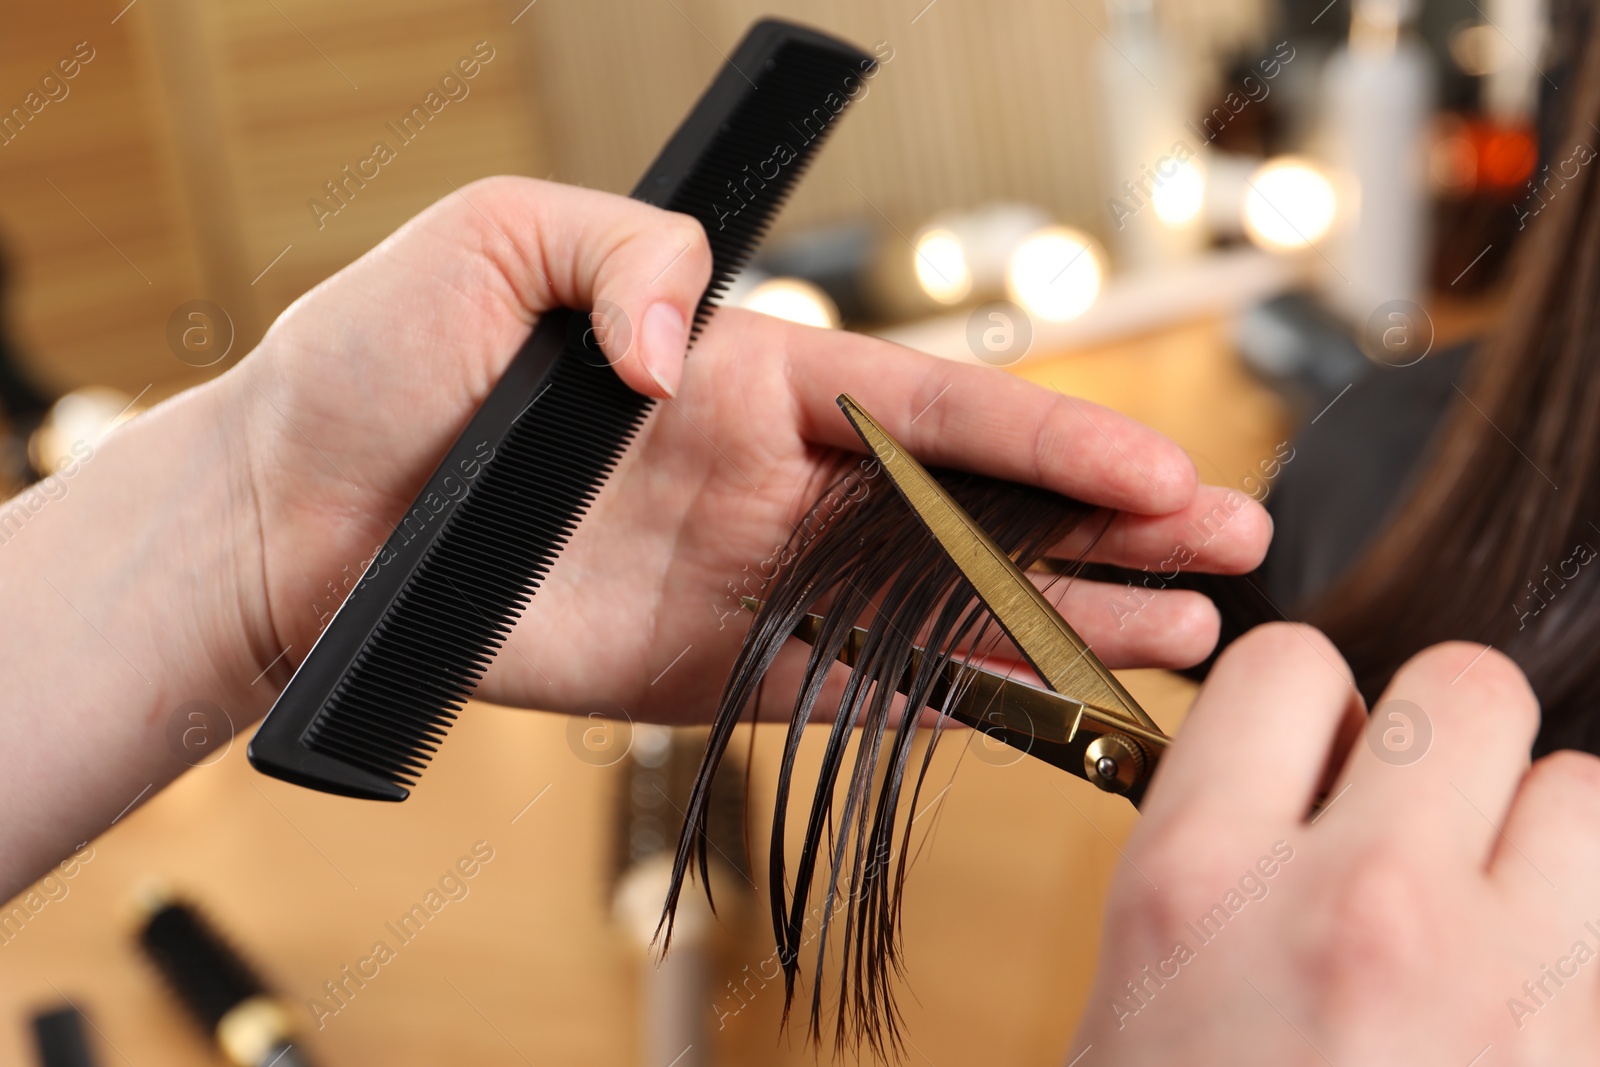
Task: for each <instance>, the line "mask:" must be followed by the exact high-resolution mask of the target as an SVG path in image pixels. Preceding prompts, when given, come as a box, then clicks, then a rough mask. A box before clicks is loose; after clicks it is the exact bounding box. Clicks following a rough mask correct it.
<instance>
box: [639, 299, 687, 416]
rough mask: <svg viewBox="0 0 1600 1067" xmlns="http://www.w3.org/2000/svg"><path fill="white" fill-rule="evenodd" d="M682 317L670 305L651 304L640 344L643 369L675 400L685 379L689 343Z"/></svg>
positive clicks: (645, 316) (646, 315) (645, 317)
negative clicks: (680, 381) (684, 359)
mask: <svg viewBox="0 0 1600 1067" xmlns="http://www.w3.org/2000/svg"><path fill="white" fill-rule="evenodd" d="M688 332H689V331H688V327H687V326H686V325H685V324H684V321H683V315H682V314H680V313H679V312H678V309H677V308H675V307H673V306H672V305H671V304H652V305H651V306H650V310H649V311H646V312H645V313H644V326H643V327H642V329H641V333H642V337H641V340H640V344H641V345H642V347H643V349H644V352H643V355H644V369H645V370H646V371H648V372H649V373H650V377H652V378H654V379H655V381H656V384H657V385H659V386H661V389H662V391H663V392H665V393H666V394H667V395H668V396H676V395H677V392H678V380H679V379H680V378H681V377H682V376H683V350H684V348H685V347H687V345H688V343H689V338H688Z"/></svg>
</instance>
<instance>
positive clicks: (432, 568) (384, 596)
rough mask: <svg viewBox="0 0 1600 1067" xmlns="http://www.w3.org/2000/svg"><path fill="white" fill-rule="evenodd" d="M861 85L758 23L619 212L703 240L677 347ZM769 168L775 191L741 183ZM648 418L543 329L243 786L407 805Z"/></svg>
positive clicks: (580, 342) (851, 64)
mask: <svg viewBox="0 0 1600 1067" xmlns="http://www.w3.org/2000/svg"><path fill="white" fill-rule="evenodd" d="M875 67H876V62H875V61H874V60H873V59H872V57H871V56H868V55H866V54H865V53H863V52H861V51H859V50H858V49H856V48H854V47H852V46H850V45H848V44H845V43H843V42H841V41H837V40H834V39H833V38H830V37H827V36H824V35H823V34H820V33H816V32H814V31H812V30H808V29H804V28H802V27H799V26H794V25H790V24H788V23H784V22H779V21H776V20H764V21H762V22H758V23H757V24H756V25H755V26H753V27H752V28H751V29H750V31H749V33H747V34H746V35H745V38H744V40H743V41H742V42H741V43H740V44H739V46H738V48H736V49H735V50H734V52H733V54H732V56H731V57H730V58H729V60H728V62H727V64H726V65H725V66H724V67H723V69H722V71H721V72H720V73H719V74H718V75H717V78H716V80H715V81H714V82H713V83H712V84H711V87H710V88H709V89H707V90H706V93H705V95H704V96H702V97H701V98H700V101H699V103H698V104H696V105H695V108H694V110H693V111H691V112H690V113H689V117H688V118H686V119H685V120H684V122H683V125H681V126H679V127H678V130H677V132H676V133H675V134H673V136H672V139H671V140H670V141H668V142H667V145H666V147H665V148H663V149H662V150H661V154H660V155H659V156H657V157H656V160H655V162H654V163H653V164H651V166H650V169H649V170H647V171H646V172H645V176H644V178H643V179H642V180H641V181H640V182H639V184H638V186H636V187H635V189H634V191H633V194H632V195H633V197H634V199H636V200H642V201H645V202H646V203H650V204H655V205H657V206H659V207H662V208H665V209H667V210H669V211H678V212H682V213H684V214H687V215H691V216H693V217H694V218H695V219H696V220H698V221H699V222H700V224H701V225H702V226H703V227H704V228H705V230H706V236H707V237H708V238H709V240H710V244H711V254H712V272H711V284H710V285H709V286H708V287H707V288H706V291H705V293H704V295H703V296H702V297H701V299H700V304H699V306H698V307H697V308H696V310H695V315H694V323H693V326H692V328H691V330H690V338H691V343H692V342H693V339H694V338H696V337H698V336H699V333H700V330H701V329H702V328H703V326H704V325H705V322H706V319H707V316H708V315H709V314H710V310H711V306H712V303H713V301H714V300H715V299H716V297H717V296H718V295H720V294H721V292H722V291H723V290H724V289H725V288H726V287H727V285H728V282H729V281H730V280H731V279H732V277H733V275H734V274H735V273H736V272H737V271H738V270H739V269H740V268H741V267H742V266H743V265H744V263H745V261H746V260H747V259H748V258H749V257H750V255H751V254H752V253H753V252H754V250H755V248H756V245H757V244H758V243H759V242H760V240H761V238H762V236H763V235H764V234H765V232H766V229H767V226H768V224H769V223H770V222H771V220H772V218H773V216H774V215H775V214H776V213H777V210H778V208H779V207H780V206H781V205H782V203H783V201H784V199H785V198H786V197H787V195H788V193H789V190H790V189H791V188H793V186H794V183H795V181H796V180H797V179H798V178H799V177H800V175H801V173H802V172H803V171H804V170H805V168H806V165H807V164H808V163H809V162H810V160H811V158H812V156H813V155H814V154H815V152H816V149H817V147H818V145H819V144H820V143H821V142H822V140H823V138H824V137H825V136H826V134H827V133H828V132H829V131H830V130H831V129H832V123H833V121H834V120H835V119H837V118H838V116H839V114H840V113H841V112H842V111H843V110H844V108H845V107H846V105H847V104H848V103H849V102H850V100H851V99H853V98H854V97H855V96H857V95H858V94H859V91H860V87H861V84H862V82H861V78H862V77H863V75H867V74H870V73H871V72H872V71H873V70H874V69H875ZM775 149H776V150H783V151H782V154H781V155H780V153H779V152H777V151H775ZM776 158H783V159H785V160H786V161H785V162H784V163H783V164H782V165H781V166H780V167H779V168H778V172H777V174H775V175H773V176H771V177H768V176H767V175H766V174H765V173H762V174H760V175H759V176H757V173H756V170H755V169H753V168H758V167H759V165H760V163H761V162H762V161H764V160H768V159H776ZM730 205H733V206H736V207H731V206H730ZM653 403H654V402H653V401H652V400H650V399H648V398H647V397H644V396H641V395H639V394H637V393H635V392H633V391H632V390H630V389H629V388H628V387H627V386H626V385H624V384H623V383H622V381H621V379H619V378H618V377H617V375H616V373H615V372H614V371H613V370H612V369H611V367H610V365H609V364H608V363H607V362H606V359H605V357H604V355H603V354H602V353H601V352H600V350H599V347H598V346H597V345H596V344H595V338H594V336H593V330H592V329H590V328H589V323H588V317H587V316H586V315H584V314H582V313H580V312H573V311H565V310H554V311H550V312H547V313H545V314H544V315H543V316H541V318H540V320H539V324H538V326H537V327H535V329H534V331H533V333H532V334H531V335H530V336H529V338H528V340H527V342H526V343H524V345H523V346H522V349H521V350H520V351H519V352H518V353H517V355H516V357H515V358H514V359H513V360H512V362H511V365H510V366H509V367H508V368H507V369H506V372H505V375H504V376H503V377H502V378H501V379H500V382H499V383H498V384H497V385H496V386H495V388H494V390H493V391H492V392H491V393H490V395H489V397H488V399H486V400H485V401H484V403H483V406H482V407H481V408H480V409H479V410H478V412H477V414H476V415H474V416H473V418H472V420H471V422H469V423H468V425H467V428H466V429H465V430H464V431H462V434H461V436H460V437H459V438H458V439H457V440H456V442H455V444H454V445H452V446H451V448H450V451H449V452H448V453H447V454H446V455H445V457H444V460H443V461H442V462H441V463H440V464H439V467H438V469H437V470H435V471H434V473H433V475H432V477H430V478H429V479H428V482H427V484H426V485H425V486H424V487H423V490H422V492H421V493H420V494H419V495H418V497H417V501H416V502H415V503H414V504H413V505H412V507H411V508H410V509H408V511H407V514H406V517H405V518H404V519H403V520H402V522H401V523H400V524H399V525H397V526H396V527H395V530H394V532H393V533H392V534H391V535H390V537H389V540H388V542H387V543H386V544H385V545H384V547H383V549H382V550H380V552H379V553H378V555H377V557H376V558H375V559H374V561H373V563H372V565H371V566H370V567H368V569H367V571H366V573H365V574H364V575H363V576H362V578H361V581H360V582H358V583H357V585H356V587H355V589H353V590H352V591H351V593H350V595H349V597H348V598H347V599H346V600H345V602H344V604H343V605H342V606H341V607H340V608H339V610H338V612H337V613H336V614H335V615H334V617H333V619H332V620H331V621H330V622H329V624H328V628H327V630H326V631H324V633H323V634H322V636H321V637H320V638H319V639H318V641H317V643H316V645H315V646H314V647H313V648H312V649H311V652H310V654H309V655H308V656H307V657H306V659H305V661H304V662H303V663H301V664H300V666H299V668H298V669H297V670H296V671H295V674H294V677H293V678H292V679H290V681H289V684H288V686H287V687H286V688H285V689H284V691H283V693H282V694H281V695H280V696H279V697H278V700H277V703H276V704H275V705H274V706H273V708H272V710H271V712H269V713H268V715H267V717H266V719H265V721H263V722H262V724H261V727H260V729H259V730H257V732H256V734H255V737H254V738H253V739H252V740H251V742H250V749H249V754H250V762H251V763H252V764H254V765H255V767H256V769H257V770H260V771H263V772H265V773H267V774H270V775H273V776H275V777H278V778H283V779H285V780H287V781H290V782H294V783H296V784H298V785H304V786H309V787H311V788H313V789H321V790H324V791H326V792H330V793H339V794H343V795H345V796H353V797H363V798H367V799H372V800H404V799H405V798H406V797H407V796H409V795H410V787H411V786H412V785H414V784H415V782H416V779H417V777H418V775H419V774H420V773H421V772H422V770H423V768H424V767H425V766H426V765H427V763H428V760H429V759H430V758H431V757H432V755H433V752H434V751H435V749H436V748H437V745H438V743H439V741H440V740H441V739H442V738H443V737H444V733H445V730H446V729H447V728H448V726H449V725H450V723H451V722H452V721H453V720H454V719H455V717H456V713H457V712H459V711H460V710H461V707H462V704H463V702H464V701H465V700H466V699H467V697H468V696H469V695H470V694H471V693H472V690H473V689H474V687H475V686H476V685H477V683H478V681H479V679H480V678H481V677H482V675H483V671H484V670H485V669H486V668H487V667H488V665H489V663H490V661H491V660H492V659H493V658H494V655H495V653H496V652H497V651H498V650H499V648H500V646H501V644H502V643H503V642H504V641H505V640H506V638H507V636H508V635H509V634H510V632H511V628H512V625H513V624H514V623H515V621H516V620H517V618H518V617H519V616H520V615H521V614H522V610H523V608H524V607H525V606H526V605H527V603H528V600H529V599H530V598H531V597H532V595H533V593H534V591H535V590H536V589H537V588H538V587H539V584H540V582H541V581H542V580H543V578H544V576H545V574H546V573H547V572H548V571H549V569H550V567H551V565H552V564H553V563H554V561H555V558H556V556H557V554H558V553H559V552H560V550H561V548H562V546H563V545H564V544H565V543H566V541H567V539H568V537H570V536H571V534H572V531H573V529H574V528H575V527H576V526H577V524H578V522H579V520H580V519H582V518H583V515H584V513H585V512H586V511H587V510H588V507H589V504H590V502H591V501H592V500H593V499H594V496H595V494H596V493H597V492H598V491H599V489H600V486H601V484H602V483H603V482H604V481H605V479H606V477H607V476H608V475H609V474H610V472H611V470H612V468H613V467H614V466H615V465H616V463H617V460H618V459H619V458H620V457H621V455H622V452H623V450H624V449H625V448H626V447H627V445H628V443H629V442H630V441H631V440H632V439H633V437H634V435H635V434H636V433H637V432H638V430H639V427H640V425H641V424H642V423H643V421H644V419H645V416H646V415H647V414H648V413H649V411H650V409H651V407H652V406H653ZM418 517H422V518H418ZM424 518H425V521H423V519H424Z"/></svg>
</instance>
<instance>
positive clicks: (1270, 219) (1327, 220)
mask: <svg viewBox="0 0 1600 1067" xmlns="http://www.w3.org/2000/svg"><path fill="white" fill-rule="evenodd" d="M1337 212H1338V198H1337V196H1336V195H1335V194H1334V191H1333V183H1332V182H1330V181H1329V180H1328V179H1327V177H1326V176H1325V175H1324V174H1323V173H1322V172H1321V171H1320V170H1318V169H1317V168H1316V167H1314V166H1312V165H1311V164H1310V163H1307V162H1306V161H1305V160H1303V159H1294V158H1289V157H1284V158H1280V159H1269V160H1268V161H1267V162H1265V163H1263V164H1262V165H1261V166H1260V167H1258V168H1257V169H1256V172H1255V173H1254V174H1252V175H1251V176H1250V179H1249V187H1248V189H1247V191H1246V193H1245V198H1244V228H1245V232H1246V233H1248V234H1249V235H1250V239H1251V240H1252V241H1254V242H1255V243H1256V244H1258V245H1260V246H1261V247H1263V248H1267V249H1295V248H1305V247H1306V246H1307V245H1313V244H1316V243H1317V242H1318V241H1320V240H1322V238H1324V237H1326V236H1327V235H1328V231H1329V230H1330V229H1332V228H1333V220H1334V216H1335V214H1337Z"/></svg>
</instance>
